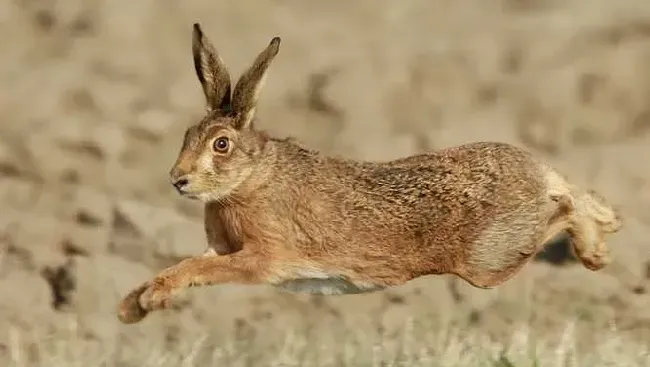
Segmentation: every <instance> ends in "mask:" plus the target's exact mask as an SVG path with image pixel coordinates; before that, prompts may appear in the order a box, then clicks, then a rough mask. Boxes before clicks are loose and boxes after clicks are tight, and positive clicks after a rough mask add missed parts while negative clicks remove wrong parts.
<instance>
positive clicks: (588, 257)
mask: <svg viewBox="0 0 650 367" xmlns="http://www.w3.org/2000/svg"><path fill="white" fill-rule="evenodd" d="M580 260H582V263H583V264H584V265H585V267H586V268H587V269H589V270H593V271H597V270H600V269H602V268H604V267H605V266H607V265H609V263H611V262H612V259H611V257H610V256H609V251H608V249H607V247H606V245H605V244H604V243H602V244H599V246H598V247H597V248H596V249H595V250H594V251H592V252H590V253H587V254H583V255H582V256H580Z"/></svg>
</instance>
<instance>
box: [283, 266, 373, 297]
mask: <svg viewBox="0 0 650 367" xmlns="http://www.w3.org/2000/svg"><path fill="white" fill-rule="evenodd" d="M293 275H294V276H293V277H291V279H283V280H281V281H278V282H275V284H274V285H275V286H276V287H279V288H281V289H283V290H286V291H289V292H293V293H309V294H324V295H340V294H359V293H368V292H374V291H378V290H381V289H383V288H384V287H382V286H380V285H377V284H372V283H368V282H360V281H353V280H351V279H348V278H345V277H343V276H341V275H340V274H335V273H328V272H324V271H320V270H314V269H308V270H301V271H298V272H296V274H293Z"/></svg>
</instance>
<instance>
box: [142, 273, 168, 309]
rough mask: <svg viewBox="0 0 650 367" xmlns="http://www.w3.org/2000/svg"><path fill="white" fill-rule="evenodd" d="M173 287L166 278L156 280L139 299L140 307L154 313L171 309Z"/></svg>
mask: <svg viewBox="0 0 650 367" xmlns="http://www.w3.org/2000/svg"><path fill="white" fill-rule="evenodd" d="M171 298H172V287H169V286H168V285H167V284H166V282H165V279H164V278H158V279H154V280H153V281H152V282H151V283H149V286H148V287H147V289H145V290H144V292H142V294H141V295H140V298H139V301H140V302H139V303H140V306H141V307H142V308H143V309H144V310H146V311H154V310H159V309H165V308H170V307H171Z"/></svg>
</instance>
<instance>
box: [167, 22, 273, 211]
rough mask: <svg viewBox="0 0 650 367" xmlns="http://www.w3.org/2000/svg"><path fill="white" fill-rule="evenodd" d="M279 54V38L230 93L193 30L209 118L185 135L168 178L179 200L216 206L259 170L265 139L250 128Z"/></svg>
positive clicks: (223, 72) (224, 73) (208, 47)
mask: <svg viewBox="0 0 650 367" xmlns="http://www.w3.org/2000/svg"><path fill="white" fill-rule="evenodd" d="M279 48H280V38H279V37H274V38H273V39H272V40H271V42H270V44H269V45H268V46H267V47H266V49H264V50H263V51H262V52H261V53H260V54H259V55H258V56H257V58H256V59H255V61H254V62H253V65H251V66H250V68H249V69H248V70H247V71H245V72H244V73H243V74H242V76H241V77H240V78H239V80H238V81H237V83H236V84H235V87H234V89H232V90H231V86H230V75H229V73H228V70H227V68H226V66H225V65H224V63H223V61H222V60H221V58H220V57H219V55H218V54H217V52H216V50H215V48H214V47H213V46H212V44H211V43H210V41H209V40H208V39H207V37H206V36H205V35H204V34H203V32H202V31H201V27H200V26H199V24H194V29H193V34H192V54H193V57H194V68H195V70H196V75H197V76H198V79H199V81H200V82H201V86H202V87H203V93H204V94H205V99H206V107H207V108H206V109H207V114H206V116H205V117H204V118H203V119H202V120H201V121H200V122H199V123H198V124H196V125H193V126H191V127H190V128H188V129H187V131H186V133H185V138H184V140H183V145H182V148H181V151H180V153H179V155H178V158H177V160H176V163H174V166H173V167H172V169H171V171H170V173H169V174H170V179H171V182H172V184H173V185H174V187H176V190H178V192H179V193H180V194H182V195H187V196H188V197H191V198H196V199H200V200H202V201H214V200H219V199H220V198H223V197H225V196H227V195H229V194H230V193H232V192H233V191H235V190H236V189H237V188H238V187H239V185H241V184H242V183H244V182H245V181H246V180H247V179H248V178H249V177H250V176H251V175H252V174H253V173H254V171H255V170H256V168H257V166H259V165H260V164H262V159H260V156H261V155H262V154H263V147H264V142H265V141H266V139H265V136H264V134H262V133H260V132H257V131H255V130H254V129H253V126H252V125H253V124H252V123H253V119H254V116H255V107H256V104H257V97H258V95H259V92H260V89H261V88H262V86H263V84H264V80H265V77H266V71H267V69H268V67H269V65H270V63H271V60H273V57H275V55H277V53H278V50H279ZM231 92H232V93H231Z"/></svg>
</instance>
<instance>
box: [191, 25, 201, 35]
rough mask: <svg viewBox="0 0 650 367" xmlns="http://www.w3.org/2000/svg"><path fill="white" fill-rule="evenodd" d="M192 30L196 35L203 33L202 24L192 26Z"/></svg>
mask: <svg viewBox="0 0 650 367" xmlns="http://www.w3.org/2000/svg"><path fill="white" fill-rule="evenodd" d="M192 30H194V33H197V34H201V33H203V32H202V31H201V24H199V23H194V24H192Z"/></svg>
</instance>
